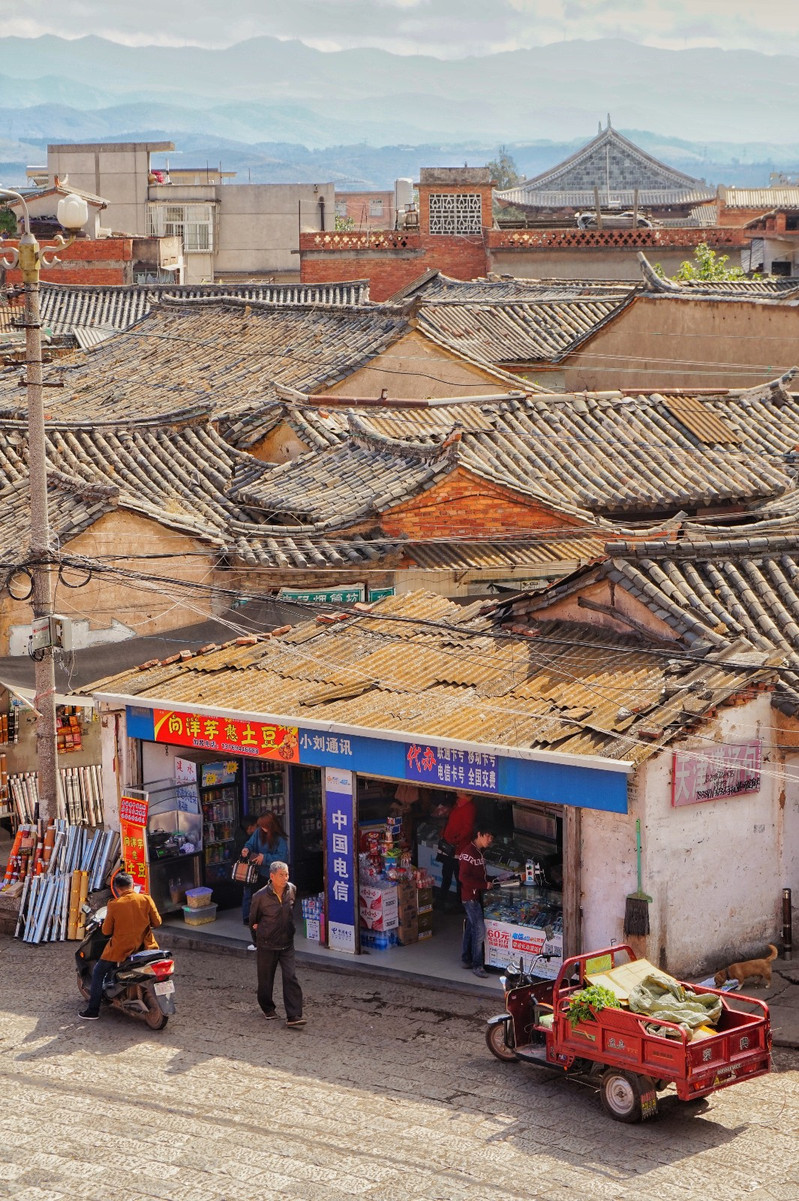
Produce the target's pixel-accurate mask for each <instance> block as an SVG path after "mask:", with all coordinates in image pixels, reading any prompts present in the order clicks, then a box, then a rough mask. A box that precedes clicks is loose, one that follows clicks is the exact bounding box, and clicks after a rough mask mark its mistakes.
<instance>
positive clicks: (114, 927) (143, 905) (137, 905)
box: [78, 872, 161, 1022]
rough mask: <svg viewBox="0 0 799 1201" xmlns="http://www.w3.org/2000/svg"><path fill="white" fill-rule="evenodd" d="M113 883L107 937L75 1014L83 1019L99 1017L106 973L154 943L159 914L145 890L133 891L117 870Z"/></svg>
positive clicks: (124, 874) (128, 878) (129, 879)
mask: <svg viewBox="0 0 799 1201" xmlns="http://www.w3.org/2000/svg"><path fill="white" fill-rule="evenodd" d="M114 885H115V887H116V890H117V893H118V896H116V897H114V898H113V899H112V900H110V901H109V902H108V910H107V912H106V915H105V921H104V922H103V934H109V935H110V936H111V937H110V938H109V940H108V942H107V943H106V945H105V947H104V948H103V953H102V955H101V956H100V958H99V959H98V960H97V963H96V964H95V965H94V971H93V972H92V986H91V992H90V994H89V1004H88V1006H87V1008H86V1009H83V1010H81V1012H80V1014H79V1015H78V1016H79V1017H82V1018H83V1019H84V1021H87V1022H94V1021H96V1020H97V1018H99V1016H100V1002H101V1001H102V999H103V982H104V981H105V977H106V975H107V974H108V972H109V971H111V969H112V968H115V967H119V965H120V963H122V962H123V961H124V960H125V959H127V958H128V956H129V955H133V954H135V952H136V951H150V950H154V949H155V948H156V947H157V946H158V943H157V942H156V941H155V938H154V936H153V926H155V927H158V926H160V925H161V914H160V913H159V912H158V910H157V909H156V907H155V903H154V901H153V899H152V897H150V896H148V895H147V893H146V892H134V891H133V877H132V876H129V875H128V874H127V872H120V873H119V875H118V876H117V877H116V880H115V881H114Z"/></svg>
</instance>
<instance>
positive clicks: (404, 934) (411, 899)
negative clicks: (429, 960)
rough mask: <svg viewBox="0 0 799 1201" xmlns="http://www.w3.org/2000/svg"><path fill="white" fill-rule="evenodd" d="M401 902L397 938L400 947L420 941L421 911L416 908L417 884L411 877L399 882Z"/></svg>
mask: <svg viewBox="0 0 799 1201" xmlns="http://www.w3.org/2000/svg"><path fill="white" fill-rule="evenodd" d="M397 895H398V900H399V909H398V917H399V922H398V925H397V937H398V939H399V942H400V945H401V946H403V947H406V946H408V945H409V943H412V942H418V941H419V911H418V909H417V908H416V884H415V881H414V880H413V879H412V877H410V876H403V877H402V879H401V880H398V881H397Z"/></svg>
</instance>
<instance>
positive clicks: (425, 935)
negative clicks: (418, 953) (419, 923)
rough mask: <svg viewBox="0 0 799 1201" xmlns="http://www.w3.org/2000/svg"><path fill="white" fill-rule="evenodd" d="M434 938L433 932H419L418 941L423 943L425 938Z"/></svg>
mask: <svg viewBox="0 0 799 1201" xmlns="http://www.w3.org/2000/svg"><path fill="white" fill-rule="evenodd" d="M432 937H433V931H432V930H420V931H419V939H418V941H419V942H422V941H423V940H424V939H425V938H432Z"/></svg>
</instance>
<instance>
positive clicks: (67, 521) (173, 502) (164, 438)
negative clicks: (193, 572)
mask: <svg viewBox="0 0 799 1201" xmlns="http://www.w3.org/2000/svg"><path fill="white" fill-rule="evenodd" d="M46 433H47V461H48V479H49V482H50V484H51V492H52V493H53V496H54V498H55V499H54V501H53V504H54V505H55V509H54V513H55V518H54V520H53V523H52V524H53V528H54V530H55V531H56V533H58V536H59V541H60V542H61V543H62V544H63V543H64V542H66V541H68V540H69V539H71V538H73V537H75V536H76V534H77V533H79V532H80V531H81V530H82V529H83V528H85V527H86V525H87V524H91V523H92V522H93V521H95V520H97V517H98V516H101V515H102V513H103V512H105V511H107V509H108V508H109V507H111V508H113V507H116V506H117V505H118V506H120V507H124V508H127V509H129V510H131V511H132V512H135V513H138V514H140V515H141V516H143V517H146V518H149V519H150V520H153V521H157V522H158V523H159V524H161V525H164V526H167V527H169V528H171V529H176V530H179V531H180V532H181V533H184V534H186V535H188V536H191V537H195V538H198V539H200V540H202V541H204V542H206V543H209V544H211V545H213V546H216V547H218V548H220V550H221V549H224V548H227V550H228V551H229V553H230V555H231V556H233V557H235V558H239V559H240V560H241V561H242V562H244V563H247V564H250V565H259V566H261V567H265V568H280V567H298V568H307V567H317V568H319V567H329V566H333V567H335V566H338V565H344V564H353V563H355V564H368V563H371V562H374V561H376V560H378V559H381V558H384V557H385V558H387V557H389V556H391V555H392V554H395V549H396V543H395V542H393V541H391V540H387V539H385V538H383V537H382V536H378V533H376V532H373V533H371V534H370V533H365V534H362V535H359V536H357V537H351V538H348V539H346V540H342V539H339V540H335V539H331V538H325V537H324V536H320V533H318V532H317V531H315V530H313V529H305V530H303V529H292V530H281V529H275V530H273V529H271V528H269V527H268V526H265V525H264V524H263V523H261V522H259V521H255V520H253V518H252V516H251V514H250V513H249V512H248V511H247V510H246V508H245V507H244V506H243V505H241V504H240V503H239V502H238V501H237V500H236V498H235V495H234V491H233V488H232V481H233V479H234V475H235V473H236V472H237V471H242V470H246V469H247V468H249V467H250V465H251V464H253V463H254V460H253V459H252V457H251V456H250V455H247V454H245V453H244V452H241V451H237V450H236V449H235V448H234V447H232V446H230V445H229V444H228V443H227V442H226V441H225V440H224V438H222V436H221V435H220V434H219V432H218V431H217V430H216V428H215V427H214V425H213V424H212V423H211V422H209V421H207V420H203V419H200V420H195V421H192V422H189V421H187V422H184V423H174V424H171V425H170V424H169V423H167V422H158V423H150V424H147V423H143V422H141V423H139V424H138V425H128V426H111V425H103V424H99V425H94V426H92V425H88V424H87V425H83V426H75V425H73V426H66V425H61V424H58V423H49V424H48V427H47V431H46ZM26 481H27V433H26V429H25V426H24V424H23V423H22V422H17V421H0V488H2V490H3V491H2V493H0V495H4V494H5V492H6V491H8V493H9V495H10V496H12V497H13V499H14V504H15V505H17V504H19V505H21V506H22V507H21V508H20V510H19V513H18V516H17V518H15V519H14V520H13V521H12V520H11V518H10V517H9V518H8V519H6V518H4V522H3V536H4V539H5V535H6V534H7V533H8V534H9V535H10V540H9V541H8V542H7V543H6V546H7V547H8V549H9V553H14V554H16V553H17V552H16V550H15V549H14V548H15V547H17V546H18V545H19V539H18V527H19V530H22V531H26V530H27V529H28V525H29V522H30V510H29V505H28V504H27V501H26V499H25V498H26V497H27V482H26ZM18 498H22V499H18ZM15 511H16V510H15ZM4 512H5V510H4ZM26 538H27V535H25V537H24V538H23V539H22V541H23V542H24V541H25V540H26Z"/></svg>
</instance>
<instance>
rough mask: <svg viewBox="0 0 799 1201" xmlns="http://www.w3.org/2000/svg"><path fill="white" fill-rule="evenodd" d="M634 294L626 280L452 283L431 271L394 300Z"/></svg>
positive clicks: (505, 278) (501, 279) (504, 279)
mask: <svg viewBox="0 0 799 1201" xmlns="http://www.w3.org/2000/svg"><path fill="white" fill-rule="evenodd" d="M634 291H635V289H634V287H633V285H632V284H630V283H629V281H626V280H593V279H517V278H515V277H511V276H503V277H498V276H496V277H495V276H491V277H489V278H488V279H470V280H463V279H451V278H450V277H449V276H446V275H443V274H442V273H441V272H440V271H428V272H425V274H424V275H422V276H420V277H419V279H418V280H416V281H414V283H412V284H408V286H407V287H405V288H403V289H402V290H401V291H400V292H397V293H396V295H395V296H393V297H392V300H394V301H396V302H399V301H400V300H405V299H409V298H411V297H418V298H419V299H421V300H423V301H425V302H426V301H430V300H457V301H461V302H466V301H472V300H476V301H481V300H542V301H543V300H579V299H585V300H604V299H614V298H616V299H619V300H620V299H621V298H622V297H623V296H628V295H631V294H632V293H633V292H634Z"/></svg>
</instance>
